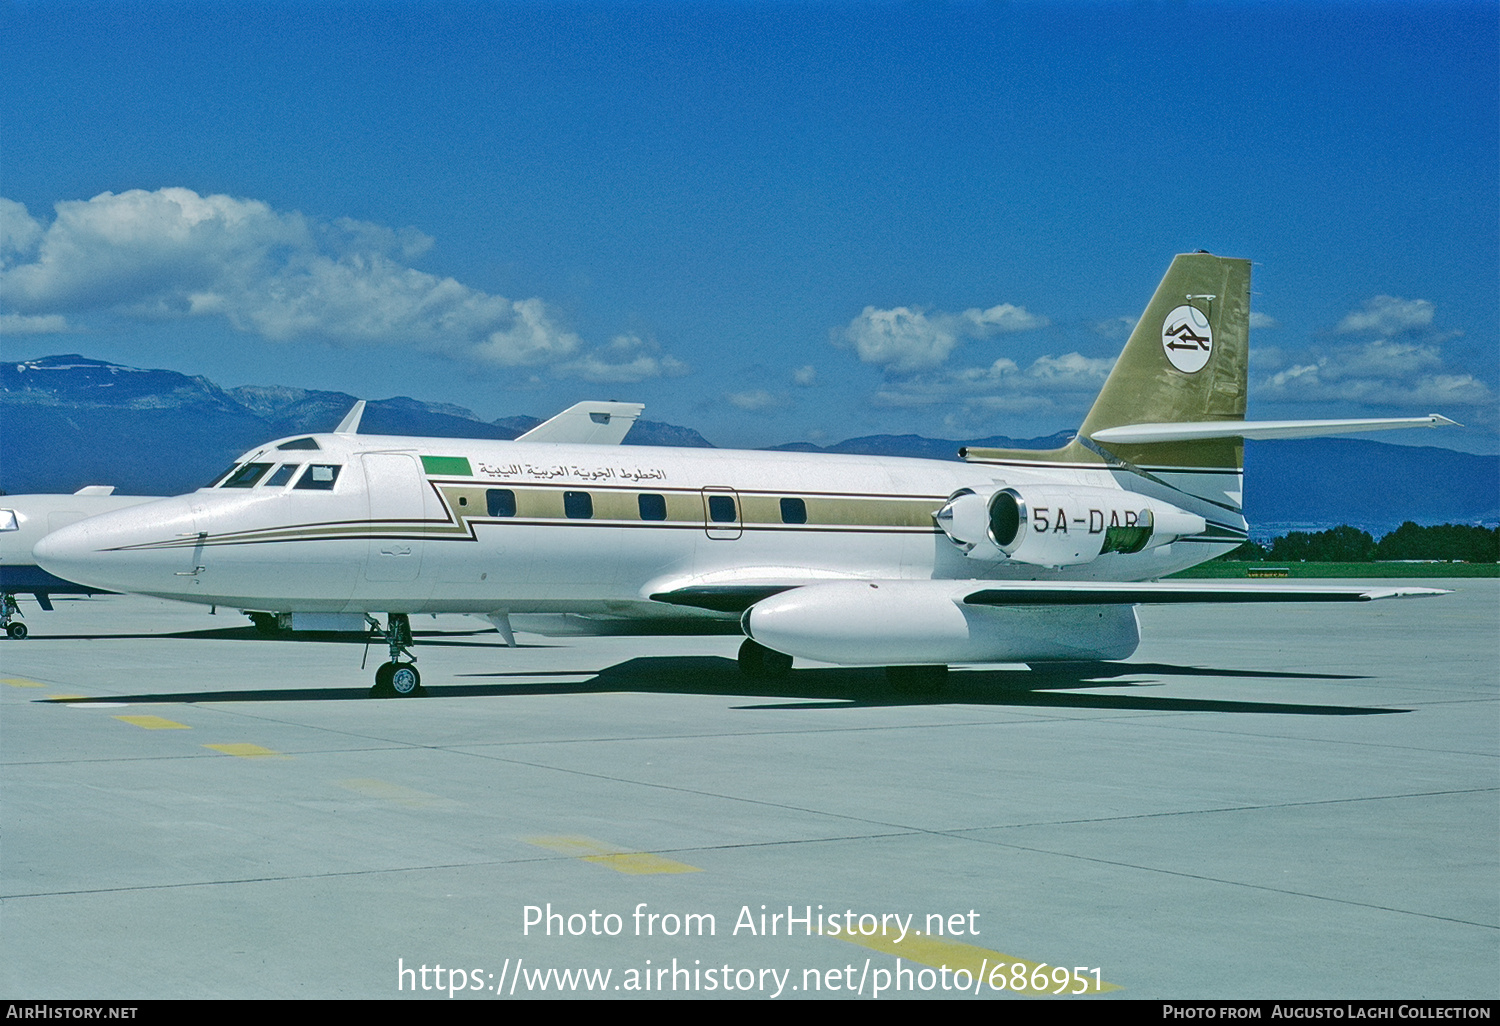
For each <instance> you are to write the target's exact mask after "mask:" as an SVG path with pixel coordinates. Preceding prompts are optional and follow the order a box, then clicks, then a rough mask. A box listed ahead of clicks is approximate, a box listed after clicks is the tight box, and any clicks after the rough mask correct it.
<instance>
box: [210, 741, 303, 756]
mask: <svg viewBox="0 0 1500 1026" xmlns="http://www.w3.org/2000/svg"><path fill="white" fill-rule="evenodd" d="M203 747H204V748H212V749H213V750H214V751H216V752H223V753H224V754H225V755H235V756H238V757H239V758H241V759H269V758H273V757H275V758H281V759H290V758H291V756H290V755H282V754H281V753H280V752H273V751H272V750H271V749H269V748H262V747H261V746H260V745H251V744H244V743H241V744H237V745H204V746H203Z"/></svg>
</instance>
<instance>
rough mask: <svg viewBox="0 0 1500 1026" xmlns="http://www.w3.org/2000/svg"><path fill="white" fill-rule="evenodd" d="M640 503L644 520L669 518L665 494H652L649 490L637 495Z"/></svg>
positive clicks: (637, 500)
mask: <svg viewBox="0 0 1500 1026" xmlns="http://www.w3.org/2000/svg"><path fill="white" fill-rule="evenodd" d="M636 502H637V503H638V504H639V505H640V509H641V519H642V520H665V519H667V497H666V496H665V495H652V494H651V493H649V492H647V493H644V494H642V495H639V496H637V497H636Z"/></svg>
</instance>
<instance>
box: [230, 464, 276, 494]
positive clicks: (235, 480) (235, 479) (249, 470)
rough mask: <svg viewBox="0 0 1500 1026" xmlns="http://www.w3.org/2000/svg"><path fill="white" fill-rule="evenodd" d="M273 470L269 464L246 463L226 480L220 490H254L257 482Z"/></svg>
mask: <svg viewBox="0 0 1500 1026" xmlns="http://www.w3.org/2000/svg"><path fill="white" fill-rule="evenodd" d="M270 469H271V464H269V463H246V464H245V465H244V466H242V467H240V468H239V469H237V470H236V471H235V472H234V473H232V474H230V475H229V477H227V478H225V480H224V483H223V484H222V485H220V486H219V487H220V488H254V487H255V482H257V481H259V480H260V479H261V478H262V477H264V476H265V473H266V471H268V470H270Z"/></svg>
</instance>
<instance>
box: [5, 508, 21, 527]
mask: <svg viewBox="0 0 1500 1026" xmlns="http://www.w3.org/2000/svg"><path fill="white" fill-rule="evenodd" d="M20 529H21V525H20V524H19V523H17V522H16V511H15V510H13V509H0V531H19V530H20Z"/></svg>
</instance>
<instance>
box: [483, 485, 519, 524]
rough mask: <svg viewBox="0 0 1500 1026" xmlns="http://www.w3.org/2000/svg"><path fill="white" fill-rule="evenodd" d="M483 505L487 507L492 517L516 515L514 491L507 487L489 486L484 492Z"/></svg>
mask: <svg viewBox="0 0 1500 1026" xmlns="http://www.w3.org/2000/svg"><path fill="white" fill-rule="evenodd" d="M484 502H485V505H486V506H488V507H489V511H490V516H492V517H513V516H515V515H516V493H515V492H513V491H511V490H510V489H509V488H490V489H487V490H486V491H485V493H484Z"/></svg>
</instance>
